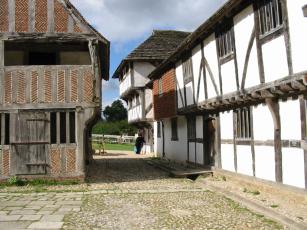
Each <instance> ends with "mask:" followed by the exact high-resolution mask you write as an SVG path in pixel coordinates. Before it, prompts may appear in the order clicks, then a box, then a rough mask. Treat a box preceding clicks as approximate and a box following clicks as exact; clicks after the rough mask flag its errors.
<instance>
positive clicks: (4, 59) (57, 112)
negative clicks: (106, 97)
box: [0, 0, 109, 179]
mask: <svg viewBox="0 0 307 230" xmlns="http://www.w3.org/2000/svg"><path fill="white" fill-rule="evenodd" d="M108 72H109V42H108V41H107V40H106V39H105V38H104V37H103V36H102V35H101V34H99V33H98V32H97V31H96V30H95V29H94V28H93V27H92V26H90V25H89V24H88V23H87V22H86V21H85V19H84V18H83V17H82V16H81V14H80V13H79V12H78V10H77V9H76V8H75V7H74V6H73V5H72V4H71V3H70V2H69V1H68V0H0V118H1V119H0V127H1V129H0V130H1V132H0V133H1V135H0V137H1V138H0V140H1V151H0V179H6V178H8V177H10V176H14V175H18V176H22V177H32V178H33V177H46V178H80V179H83V178H84V176H85V163H86V161H87V160H88V159H89V158H90V153H91V146H90V145H89V135H90V131H91V127H92V125H93V124H94V123H95V121H96V119H99V118H100V111H101V80H102V79H105V80H108Z"/></svg>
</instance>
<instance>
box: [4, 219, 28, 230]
mask: <svg viewBox="0 0 307 230" xmlns="http://www.w3.org/2000/svg"><path fill="white" fill-rule="evenodd" d="M30 224H31V221H15V222H0V229H3V230H11V229H12V230H13V229H27V228H28V226H29V225H30Z"/></svg>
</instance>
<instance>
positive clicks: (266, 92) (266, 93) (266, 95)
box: [260, 90, 274, 98]
mask: <svg viewBox="0 0 307 230" xmlns="http://www.w3.org/2000/svg"><path fill="white" fill-rule="evenodd" d="M260 93H261V97H263V98H273V97H274V95H273V94H272V93H271V92H270V91H269V90H262V91H261V92H260Z"/></svg>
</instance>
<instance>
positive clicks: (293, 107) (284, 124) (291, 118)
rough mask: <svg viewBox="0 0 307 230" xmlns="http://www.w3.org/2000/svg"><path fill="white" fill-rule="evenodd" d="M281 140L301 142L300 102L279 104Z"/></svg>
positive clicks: (289, 101)
mask: <svg viewBox="0 0 307 230" xmlns="http://www.w3.org/2000/svg"><path fill="white" fill-rule="evenodd" d="M279 106H280V119H281V139H283V140H289V139H290V140H301V137H302V135H301V115H300V103H299V100H295V101H291V100H288V101H286V102H281V103H279Z"/></svg>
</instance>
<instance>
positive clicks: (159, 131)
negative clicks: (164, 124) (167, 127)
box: [157, 121, 162, 138]
mask: <svg viewBox="0 0 307 230" xmlns="http://www.w3.org/2000/svg"><path fill="white" fill-rule="evenodd" d="M157 137H158V138H161V137H162V136H161V122H160V121H158V122H157Z"/></svg>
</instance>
